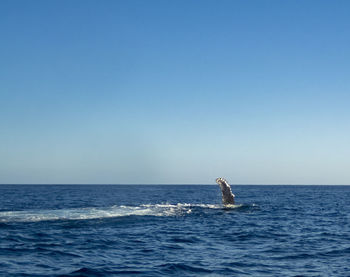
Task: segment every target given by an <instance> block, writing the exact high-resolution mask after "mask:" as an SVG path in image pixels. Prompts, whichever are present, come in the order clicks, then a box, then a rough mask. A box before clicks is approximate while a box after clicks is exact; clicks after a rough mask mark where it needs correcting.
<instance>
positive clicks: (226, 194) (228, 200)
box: [216, 178, 235, 205]
mask: <svg viewBox="0 0 350 277" xmlns="http://www.w3.org/2000/svg"><path fill="white" fill-rule="evenodd" d="M216 183H217V184H218V185H219V186H220V189H221V192H222V203H223V204H224V205H233V204H235V195H234V194H233V193H232V191H231V187H230V185H229V183H227V181H226V180H225V179H224V178H217V179H216Z"/></svg>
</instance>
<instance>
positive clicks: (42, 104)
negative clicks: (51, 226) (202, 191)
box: [0, 0, 350, 185]
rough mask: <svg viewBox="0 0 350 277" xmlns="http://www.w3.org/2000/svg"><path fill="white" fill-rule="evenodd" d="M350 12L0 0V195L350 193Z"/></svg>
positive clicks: (344, 4)
mask: <svg viewBox="0 0 350 277" xmlns="http://www.w3.org/2000/svg"><path fill="white" fill-rule="evenodd" d="M349 10H350V2H349V1H337V0H336V1H322V0H317V1H312V0H309V1H294V0H293V1H292V0H288V1H282V0H279V1H274V0H266V1H261V0H256V1H254V0H252V1H246V0H233V1H231V0H230V1H228V0H220V1H217V0H210V1H207V0H201V1H198V0H196V1H194V0H176V1H164V0H148V1H144V0H124V1H118V0H116V1H112V0H110V1H106V0H104V1H97V0H96V1H91V0H84V1H82V0H76V1H70V0H69V1H68V0H60V1H58V0H56V1H46V0H43V1H40V0H34V1H26V0H23V1H19V0H1V1H0V184H214V183H215V178H217V177H225V178H226V179H227V180H228V181H229V182H230V183H232V184H347V185H350V170H349V165H350V143H349V142H350V126H349V124H350V108H349V104H350V78H349V77H350V76H349V75H350V47H349V45H350V32H349V30H350V17H349Z"/></svg>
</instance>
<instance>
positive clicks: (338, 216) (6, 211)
mask: <svg viewBox="0 0 350 277" xmlns="http://www.w3.org/2000/svg"><path fill="white" fill-rule="evenodd" d="M232 191H233V192H234V193H235V195H236V201H237V205H236V206H235V207H232V208H224V207H223V206H222V204H221V195H220V189H219V187H218V186H216V185H215V186H214V185H211V186H209V185H181V186H180V185H179V186H177V185H170V186H165V185H164V186H163V185H124V186H123V185H79V186H78V185H74V186H73V185H72V186H69V185H47V186H44V185H2V186H0V276H120V275H122V276H350V186H246V185H245V186H243V185H241V186H239V185H237V186H232Z"/></svg>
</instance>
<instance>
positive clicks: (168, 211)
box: [0, 203, 241, 222]
mask: <svg viewBox="0 0 350 277" xmlns="http://www.w3.org/2000/svg"><path fill="white" fill-rule="evenodd" d="M240 206H241V205H230V208H238V207H240ZM223 208H224V207H223V206H222V205H214V204H188V203H177V204H145V205H140V206H112V207H107V208H75V209H59V210H26V211H6V212H0V222H38V221H50V220H86V219H102V218H113V217H123V216H132V215H135V216H179V215H180V216H181V215H186V214H191V213H192V211H193V210H194V209H223ZM225 208H227V207H225Z"/></svg>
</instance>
